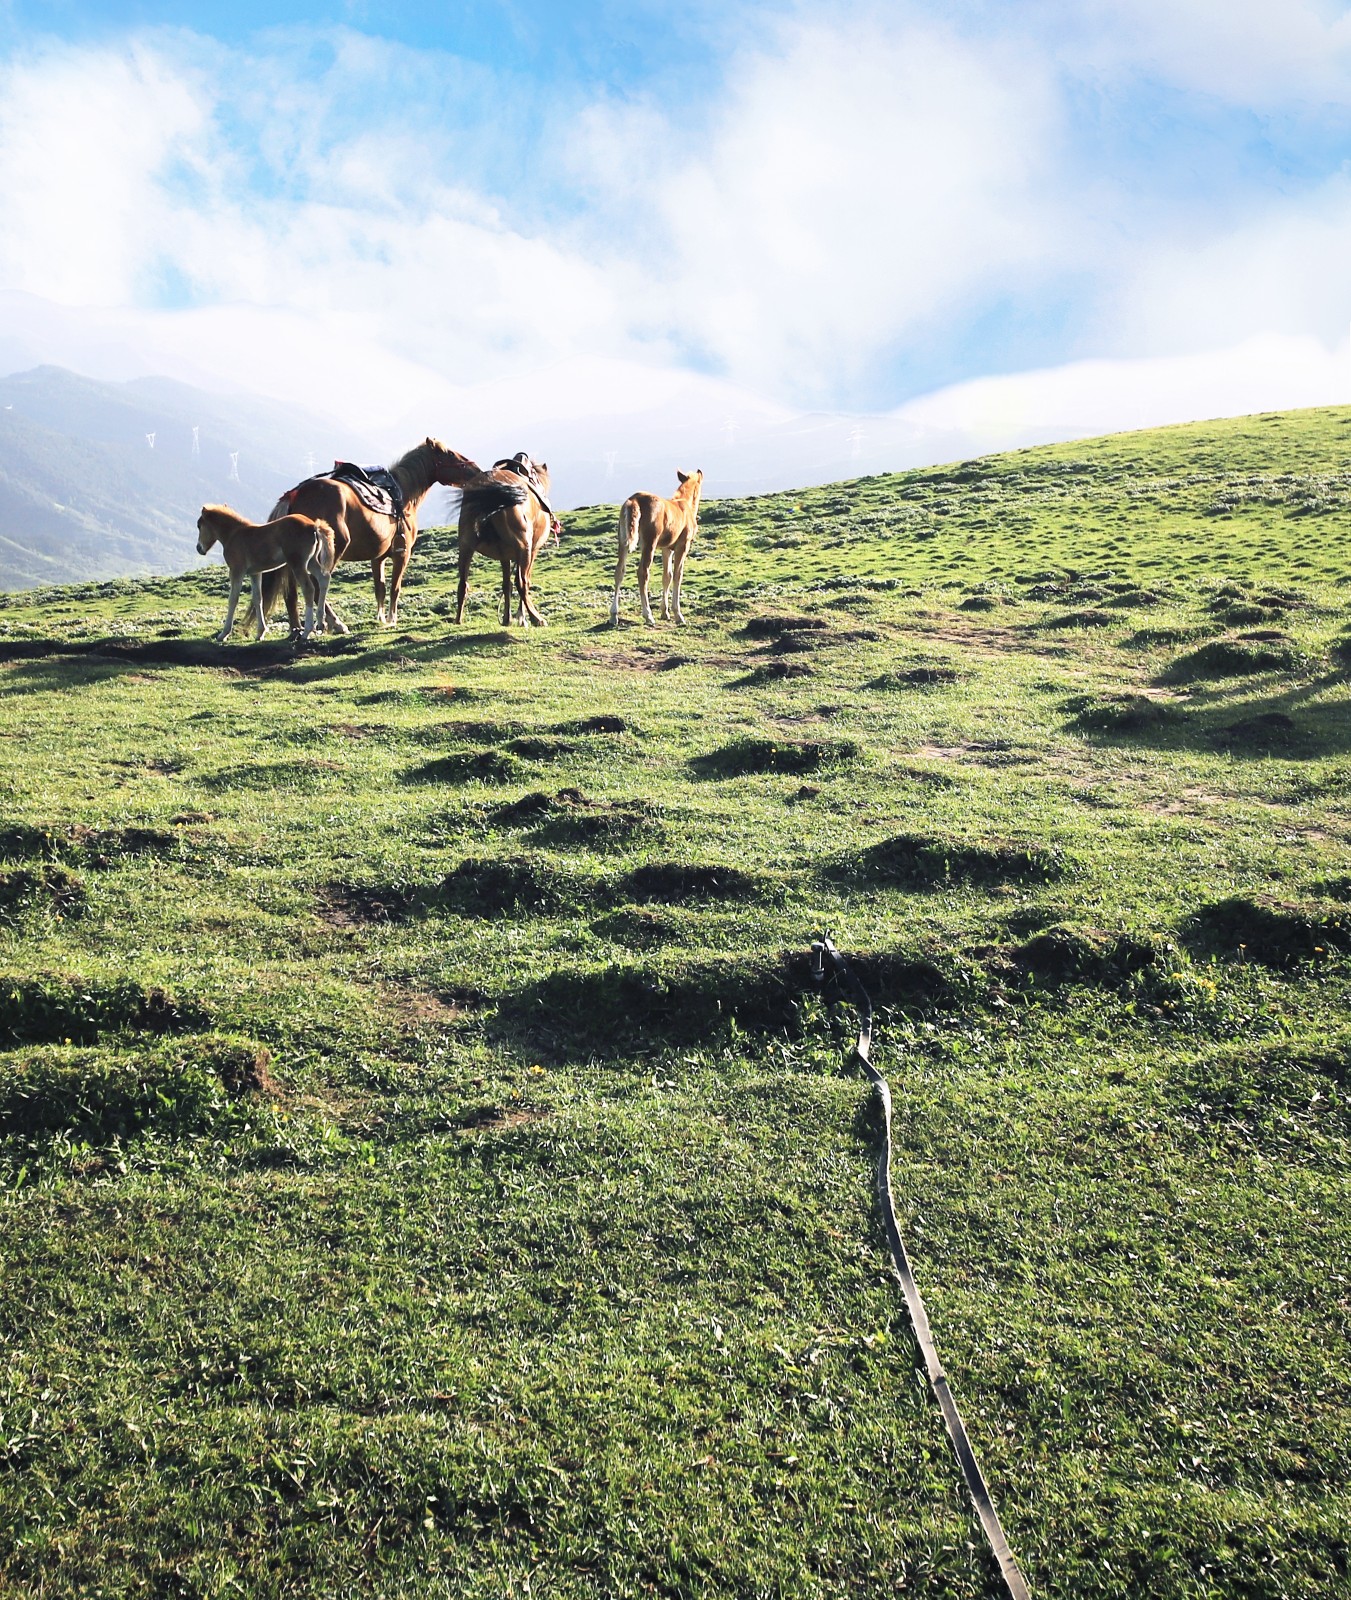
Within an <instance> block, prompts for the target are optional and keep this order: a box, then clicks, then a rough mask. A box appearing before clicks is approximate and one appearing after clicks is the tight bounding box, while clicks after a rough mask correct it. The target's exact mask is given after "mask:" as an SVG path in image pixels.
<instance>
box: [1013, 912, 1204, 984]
mask: <svg viewBox="0 0 1351 1600" xmlns="http://www.w3.org/2000/svg"><path fill="white" fill-rule="evenodd" d="M1012 956H1013V960H1014V962H1015V963H1016V965H1017V966H1019V967H1020V968H1021V969H1022V970H1023V971H1024V972H1026V973H1029V974H1030V975H1032V976H1033V977H1035V978H1036V979H1037V980H1038V981H1039V982H1042V983H1046V984H1062V983H1095V984H1101V985H1104V986H1107V987H1117V986H1120V985H1122V984H1126V983H1129V982H1130V980H1131V979H1133V978H1135V977H1136V976H1137V974H1139V973H1142V972H1145V971H1146V970H1149V969H1153V970H1155V971H1160V972H1161V971H1164V970H1166V969H1168V968H1170V967H1172V966H1174V965H1175V964H1176V961H1177V950H1176V948H1175V947H1174V946H1173V945H1171V944H1169V943H1168V942H1167V941H1166V940H1163V939H1159V938H1156V937H1153V936H1151V935H1147V934H1134V933H1111V932H1107V931H1105V930H1104V929H1101V928H1086V927H1078V926H1074V925H1072V924H1068V923H1057V924H1054V925H1053V926H1051V927H1049V928H1044V929H1042V930H1041V931H1040V932H1039V933H1035V934H1033V936H1032V937H1031V938H1030V939H1028V940H1026V942H1025V943H1023V944H1021V945H1019V946H1018V948H1017V949H1016V950H1014V951H1013V953H1012Z"/></svg>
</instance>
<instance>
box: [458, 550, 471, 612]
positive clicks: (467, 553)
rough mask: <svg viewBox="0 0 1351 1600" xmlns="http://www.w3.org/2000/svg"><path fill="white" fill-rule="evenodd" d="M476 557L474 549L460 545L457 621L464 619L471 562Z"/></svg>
mask: <svg viewBox="0 0 1351 1600" xmlns="http://www.w3.org/2000/svg"><path fill="white" fill-rule="evenodd" d="M473 559H474V552H473V549H472V548H470V547H467V546H465V545H463V544H462V545H461V546H460V586H459V589H458V590H457V591H456V595H455V621H456V622H457V623H460V622H463V621H464V602H465V599H466V598H467V597H468V594H469V563H470V562H471V561H472V560H473Z"/></svg>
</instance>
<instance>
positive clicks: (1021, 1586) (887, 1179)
mask: <svg viewBox="0 0 1351 1600" xmlns="http://www.w3.org/2000/svg"><path fill="white" fill-rule="evenodd" d="M827 964H828V965H829V967H830V970H831V971H832V972H833V974H834V976H835V977H836V979H837V980H838V981H839V983H840V985H841V987H843V988H844V989H845V990H847V992H848V994H849V996H850V998H851V999H852V1000H853V1002H854V1005H855V1006H856V1007H857V1008H858V1022H859V1027H858V1043H857V1044H856V1045H855V1046H854V1053H855V1055H856V1056H857V1057H858V1060H859V1064H860V1065H861V1066H862V1068H863V1070H864V1072H865V1073H866V1074H867V1077H868V1081H869V1082H870V1083H871V1084H872V1090H873V1097H874V1099H875V1100H876V1101H877V1103H878V1105H879V1106H880V1107H881V1110H882V1151H881V1154H880V1155H879V1156H878V1158H877V1203H878V1206H879V1207H880V1208H881V1212H882V1222H883V1225H884V1227H885V1228H886V1233H887V1242H888V1243H889V1244H890V1246H891V1261H892V1266H893V1267H894V1269H895V1272H896V1276H897V1278H898V1279H899V1280H900V1284H901V1289H902V1291H903V1292H904V1294H905V1304H906V1309H907V1310H908V1311H909V1313H910V1326H911V1328H912V1329H913V1330H914V1335H915V1342H916V1343H917V1344H918V1345H919V1349H920V1354H921V1355H922V1356H923V1357H924V1368H925V1371H926V1372H927V1373H928V1375H929V1386H930V1387H931V1388H932V1390H933V1392H934V1398H935V1399H936V1400H937V1401H938V1407H939V1410H940V1411H942V1413H943V1421H944V1422H945V1423H946V1424H947V1430H948V1437H949V1438H950V1439H951V1440H952V1448H953V1450H954V1452H955V1453H956V1456H957V1464H958V1465H959V1466H960V1467H961V1469H962V1476H963V1477H964V1478H965V1479H966V1487H967V1489H968V1491H969V1492H970V1495H971V1503H972V1504H973V1505H974V1506H975V1508H976V1515H977V1516H978V1517H979V1518H980V1525H981V1527H982V1528H983V1529H984V1530H985V1537H986V1539H987V1540H988V1541H989V1545H990V1550H991V1552H992V1553H993V1555H994V1558H995V1560H996V1562H998V1564H999V1573H1000V1576H1001V1577H1002V1578H1003V1580H1004V1587H1005V1588H1006V1589H1007V1590H1008V1593H1009V1594H1010V1596H1012V1600H1030V1596H1029V1594H1028V1588H1027V1580H1026V1579H1025V1578H1024V1577H1023V1574H1022V1569H1021V1568H1020V1567H1019V1565H1018V1562H1017V1560H1016V1559H1015V1558H1014V1554H1013V1551H1012V1550H1010V1549H1009V1542H1008V1540H1007V1539H1006V1538H1005V1537H1004V1530H1003V1528H1002V1527H1001V1526H1000V1522H999V1513H998V1512H997V1511H996V1510H995V1507H994V1500H993V1499H992V1498H991V1495H990V1487H989V1485H988V1484H987V1483H986V1481H985V1474H984V1473H983V1472H982V1471H981V1470H980V1462H979V1461H977V1459H976V1453H975V1451H974V1450H973V1449H972V1448H971V1441H970V1439H969V1438H968V1437H967V1433H966V1424H965V1423H964V1422H963V1421H962V1414H961V1412H960V1411H958V1409H957V1402H956V1400H954V1399H953V1396H952V1389H951V1388H950V1386H949V1384H948V1379H947V1374H946V1373H945V1372H944V1371H943V1364H942V1362H941V1361H940V1360H939V1359H938V1349H937V1347H936V1346H935V1344H934V1341H933V1334H932V1332H931V1331H930V1328H929V1313H928V1312H927V1311H926V1310H925V1308H924V1297H923V1296H922V1295H921V1294H920V1292H919V1284H918V1283H916V1282H915V1274H914V1272H913V1270H912V1269H911V1266H910V1257H909V1256H908V1255H907V1253H906V1249H905V1241H904V1240H903V1239H902V1238H901V1230H900V1228H899V1227H898V1226H897V1224H896V1206H895V1202H894V1200H893V1199H892V1194H891V1090H890V1089H889V1088H888V1087H887V1081H886V1079H885V1078H884V1077H883V1076H882V1074H881V1073H880V1072H879V1071H878V1070H877V1068H876V1067H875V1066H873V1064H872V1060H871V1059H870V1058H871V1054H872V1040H873V1006H872V1001H871V1000H870V999H869V998H868V992H867V990H866V989H864V987H863V985H862V984H861V983H860V982H859V980H858V976H857V974H856V973H855V972H854V970H853V968H852V967H851V966H850V965H849V962H848V961H847V960H846V959H845V957H844V956H843V955H842V954H841V953H840V951H838V950H837V949H836V948H835V946H834V945H833V944H832V943H831V942H830V940H829V939H827V938H824V937H822V938H821V939H818V940H816V941H815V942H814V943H813V945H812V971H813V973H814V974H815V976H816V978H817V979H818V981H820V980H822V979H824V977H825V974H826V966H827Z"/></svg>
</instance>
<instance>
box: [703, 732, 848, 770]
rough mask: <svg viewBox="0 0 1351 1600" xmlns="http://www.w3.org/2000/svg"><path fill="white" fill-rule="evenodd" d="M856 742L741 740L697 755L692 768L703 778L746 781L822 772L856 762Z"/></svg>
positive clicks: (833, 740)
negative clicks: (756, 777)
mask: <svg viewBox="0 0 1351 1600" xmlns="http://www.w3.org/2000/svg"><path fill="white" fill-rule="evenodd" d="M858 755H859V747H858V745H857V744H855V743H854V741H853V740H852V739H737V740H734V741H733V742H732V743H731V744H725V745H723V746H722V747H721V749H718V750H710V751H709V752H708V753H707V754H705V755H700V756H694V757H692V758H691V760H690V767H691V768H692V769H693V771H694V772H695V773H697V774H698V775H699V776H700V777H703V778H746V777H752V776H754V775H756V774H759V773H775V772H779V773H792V774H796V773H803V772H819V771H821V770H822V769H823V768H827V767H838V766H843V765H845V764H846V763H847V762H850V761H854V760H856V759H857V757H858Z"/></svg>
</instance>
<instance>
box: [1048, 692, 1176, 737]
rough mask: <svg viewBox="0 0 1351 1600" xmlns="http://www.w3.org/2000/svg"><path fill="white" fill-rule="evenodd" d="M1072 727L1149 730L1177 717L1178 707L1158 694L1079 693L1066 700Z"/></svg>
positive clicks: (1107, 730) (1097, 730) (1096, 730)
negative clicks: (1161, 698) (1158, 696)
mask: <svg viewBox="0 0 1351 1600" xmlns="http://www.w3.org/2000/svg"><path fill="white" fill-rule="evenodd" d="M1065 709H1066V711H1069V712H1070V713H1072V715H1071V717H1070V720H1069V726H1070V727H1072V728H1079V729H1081V730H1082V731H1083V732H1085V733H1146V732H1148V731H1149V730H1150V729H1153V728H1162V727H1164V726H1165V725H1167V724H1168V723H1170V722H1173V721H1175V720H1176V718H1177V708H1176V707H1175V706H1174V705H1172V704H1171V703H1170V702H1169V701H1167V700H1160V699H1158V698H1157V697H1156V696H1154V695H1148V694H1133V693H1131V692H1130V691H1129V690H1106V691H1103V692H1101V693H1098V694H1084V695H1075V696H1074V697H1073V698H1072V699H1069V700H1067V701H1066V702H1065Z"/></svg>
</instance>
